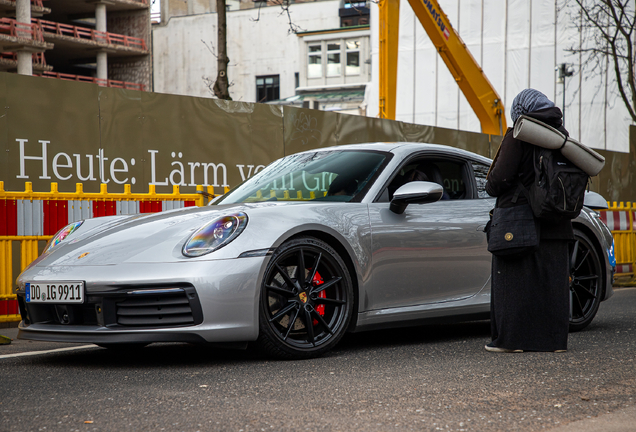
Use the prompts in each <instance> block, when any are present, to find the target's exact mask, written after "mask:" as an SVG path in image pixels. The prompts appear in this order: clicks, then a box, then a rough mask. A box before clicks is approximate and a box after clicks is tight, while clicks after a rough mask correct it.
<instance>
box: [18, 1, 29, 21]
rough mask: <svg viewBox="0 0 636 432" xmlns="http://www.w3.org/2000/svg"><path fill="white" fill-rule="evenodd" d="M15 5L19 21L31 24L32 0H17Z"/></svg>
mask: <svg viewBox="0 0 636 432" xmlns="http://www.w3.org/2000/svg"><path fill="white" fill-rule="evenodd" d="M15 6H16V19H17V20H18V22H21V23H27V24H31V0H17V2H16V5H15Z"/></svg>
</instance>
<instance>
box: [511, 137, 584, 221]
mask: <svg viewBox="0 0 636 432" xmlns="http://www.w3.org/2000/svg"><path fill="white" fill-rule="evenodd" d="M534 147H535V148H534V150H533V161H534V174H535V178H534V183H533V184H532V185H531V186H530V190H527V189H526V188H525V187H524V186H523V185H522V184H521V183H519V188H518V189H517V192H516V193H515V196H514V198H513V202H516V201H517V197H518V196H519V192H523V194H524V195H525V196H526V198H528V201H529V203H530V206H531V207H532V212H533V213H534V215H535V216H536V217H537V218H539V219H545V220H551V221H562V220H569V219H574V218H576V217H577V216H578V215H579V213H580V212H581V208H582V207H583V200H584V199H585V189H586V188H587V185H588V181H589V179H590V177H589V176H588V175H587V174H586V173H585V172H584V171H583V170H581V169H580V168H579V167H577V166H576V165H574V164H573V163H572V162H570V161H569V160H568V159H566V158H565V157H564V156H563V155H562V154H561V151H560V150H550V149H546V148H542V147H536V146H534Z"/></svg>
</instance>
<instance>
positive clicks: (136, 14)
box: [0, 0, 152, 90]
mask: <svg viewBox="0 0 636 432" xmlns="http://www.w3.org/2000/svg"><path fill="white" fill-rule="evenodd" d="M0 16H1V17H2V18H0V53H1V54H0V70H2V71H7V72H17V73H20V74H23V75H40V76H45V77H50V78H57V79H67V80H76V81H85V82H95V83H97V84H99V85H104V86H115V87H123V88H132V89H138V90H150V89H151V87H152V70H151V68H152V61H151V48H152V47H151V45H150V42H151V26H150V3H149V0H107V1H100V0H98V1H95V2H77V1H74V0H55V1H43V0H0Z"/></svg>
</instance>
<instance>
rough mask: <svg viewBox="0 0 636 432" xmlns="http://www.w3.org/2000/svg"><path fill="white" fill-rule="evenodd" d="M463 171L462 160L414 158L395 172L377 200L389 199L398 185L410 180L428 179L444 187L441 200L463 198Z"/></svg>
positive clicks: (464, 183) (464, 186) (464, 187)
mask: <svg viewBox="0 0 636 432" xmlns="http://www.w3.org/2000/svg"><path fill="white" fill-rule="evenodd" d="M465 173H466V170H464V164H463V163H462V162H456V161H449V160H441V159H432V158H425V159H423V158H418V159H414V160H412V161H409V163H407V164H406V165H404V166H403V167H402V168H401V169H400V171H399V172H398V173H396V175H395V177H394V178H393V180H391V183H389V185H388V186H387V189H386V190H385V191H384V192H383V193H382V195H381V196H380V199H379V200H378V201H380V202H388V201H390V200H391V199H393V194H394V193H395V191H396V190H397V189H398V188H399V187H400V186H402V185H404V184H406V183H409V182H412V181H429V182H433V183H437V184H439V185H441V186H442V187H443V188H444V194H443V195H442V200H456V199H464V198H466V196H467V191H466V182H465V181H464V177H465Z"/></svg>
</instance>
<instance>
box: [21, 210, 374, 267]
mask: <svg viewBox="0 0 636 432" xmlns="http://www.w3.org/2000/svg"><path fill="white" fill-rule="evenodd" d="M237 212H244V213H245V214H247V216H248V223H247V226H246V228H245V230H244V231H243V232H242V233H241V234H240V235H239V236H238V237H236V238H235V239H234V240H233V241H232V242H230V243H228V244H226V245H225V246H223V247H222V248H220V249H218V250H216V251H214V252H212V253H209V254H206V255H203V256H200V257H195V258H192V257H185V256H183V254H182V253H181V250H182V248H183V246H184V244H185V243H186V242H187V241H188V239H189V238H190V236H191V235H192V234H193V233H194V232H195V231H196V230H198V229H199V228H200V227H202V226H203V225H205V224H207V223H209V222H211V221H213V220H215V219H217V218H221V217H224V216H228V215H231V214H235V213H237ZM368 222H369V221H368V209H367V206H366V204H361V203H327V202H322V203H311V202H262V203H243V204H227V205H213V206H207V207H190V208H186V209H178V210H171V211H167V212H162V213H154V214H144V215H134V216H110V217H103V218H94V219H87V220H86V221H85V222H84V223H83V224H82V226H81V227H80V228H79V229H77V230H76V231H75V232H73V233H72V234H71V235H70V236H69V237H67V238H66V239H65V240H64V241H63V242H62V243H60V244H59V245H58V246H56V247H55V248H54V249H53V250H51V251H50V252H45V253H44V254H42V256H40V257H39V258H38V259H37V260H36V261H34V262H33V263H32V264H31V266H30V267H29V268H32V267H33V266H37V267H42V266H107V265H117V264H123V263H167V262H172V263H174V262H177V263H178V262H191V261H193V260H198V261H209V260H219V259H234V258H237V257H239V255H241V254H242V253H243V252H247V251H256V250H258V251H262V250H264V249H265V250H267V249H270V248H272V247H276V246H278V244H279V243H280V242H282V241H283V240H284V239H285V238H286V237H288V236H290V235H293V234H294V233H296V232H300V231H303V230H305V231H311V230H319V231H322V232H327V233H330V234H331V235H332V236H335V237H336V238H340V239H341V240H343V243H347V241H344V238H345V237H346V238H347V239H349V240H352V239H355V238H356V237H358V235H359V234H360V233H359V232H358V231H359V230H362V231H364V232H366V231H368ZM356 242H357V241H356ZM354 243H355V242H354Z"/></svg>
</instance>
